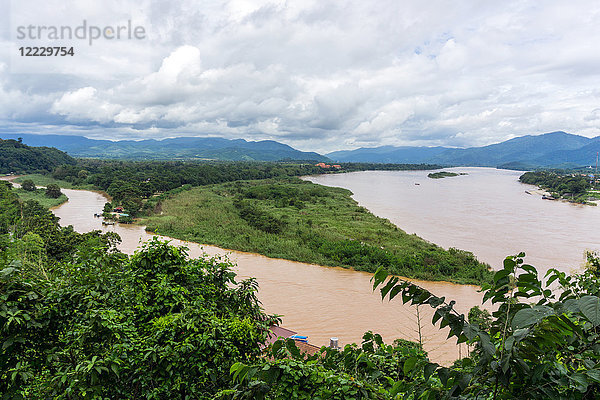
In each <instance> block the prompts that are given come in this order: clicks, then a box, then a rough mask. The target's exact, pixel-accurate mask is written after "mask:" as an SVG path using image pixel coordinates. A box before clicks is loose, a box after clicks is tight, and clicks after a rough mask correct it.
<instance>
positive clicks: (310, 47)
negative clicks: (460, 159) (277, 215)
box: [0, 0, 600, 151]
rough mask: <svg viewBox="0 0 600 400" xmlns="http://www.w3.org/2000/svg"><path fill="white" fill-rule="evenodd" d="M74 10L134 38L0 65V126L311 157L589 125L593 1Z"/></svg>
mask: <svg viewBox="0 0 600 400" xmlns="http://www.w3.org/2000/svg"><path fill="white" fill-rule="evenodd" d="M50 3H51V2H50ZM63 3H64V2H63ZM77 4H78V6H77V7H73V8H69V7H64V9H61V11H60V13H63V14H65V15H68V18H69V20H79V19H81V18H83V17H84V16H87V18H90V16H91V17H94V18H95V19H96V20H98V21H99V22H101V23H103V24H104V23H111V18H112V16H113V15H116V17H114V18H115V21H116V22H119V21H121V20H127V18H128V17H129V16H130V15H131V14H132V13H133V14H135V15H134V17H135V20H136V21H138V23H141V24H144V25H145V26H146V27H147V30H148V40H147V42H145V43H144V45H143V46H140V44H139V43H130V42H119V43H101V44H99V45H98V47H93V49H92V50H93V51H92V52H91V53H90V54H91V56H90V57H91V58H90V57H88V58H86V59H85V60H81V61H78V59H73V60H72V61H70V62H71V63H72V64H71V68H70V74H69V75H48V76H44V75H38V76H37V77H35V79H34V78H31V79H22V78H23V75H20V74H15V73H12V74H11V73H10V72H9V69H8V68H4V69H3V70H2V69H0V95H1V96H2V97H1V98H0V106H1V108H0V118H2V120H3V121H4V122H5V123H10V124H25V126H27V127H28V129H30V130H33V131H35V130H36V129H38V128H39V129H38V130H39V131H44V132H47V131H48V128H47V126H48V125H54V126H56V131H57V132H64V131H68V132H77V131H78V129H82V130H86V131H88V132H94V134H99V135H101V132H105V134H106V135H107V136H108V135H110V136H111V137H127V136H130V137H134V136H135V137H167V136H175V135H190V136H191V135H208V134H210V135H223V136H225V137H245V138H247V139H267V138H268V139H275V140H281V141H284V142H286V143H289V144H291V145H293V146H296V147H298V148H301V149H304V150H317V151H330V150H336V149H338V148H339V147H340V146H341V145H342V144H345V145H347V146H360V145H364V144H368V145H372V146H374V145H378V144H397V145H406V144H418V145H451V146H463V145H483V144H488V143H492V142H496V141H500V140H504V139H506V138H508V137H511V136H515V135H523V134H536V133H544V132H548V131H554V130H565V131H568V132H573V133H579V134H584V135H587V136H596V135H598V134H600V129H599V127H598V126H597V121H598V106H597V105H598V100H599V97H600V90H598V89H596V88H598V87H599V86H600V70H599V69H598V68H597V66H598V65H599V63H600V52H598V51H597V43H598V41H599V39H600V6H598V5H595V4H593V3H590V2H587V1H572V2H569V3H568V4H567V3H564V2H558V1H551V2H544V4H543V6H542V5H541V4H539V3H538V2H534V1H525V2H522V1H513V2H504V3H501V4H500V3H498V4H494V3H482V2H476V1H468V2H461V3H458V4H457V3H448V2H445V1H433V2H430V3H428V4H426V5H424V4H423V3H419V2H397V1H394V0H382V1H380V2H377V3H369V2H364V1H363V2H361V1H350V2H345V3H339V2H333V1H306V2H293V4H292V3H290V2H285V1H267V0H264V1H258V0H232V1H226V2H218V1H207V2H202V3H201V4H199V3H197V2H195V1H192V0H183V1H180V2H167V1H154V2H145V3H143V4H142V6H139V7H138V6H136V3H134V2H133V1H124V2H114V4H113V3H111V4H110V7H109V8H110V10H112V11H110V10H109V11H110V12H107V11H106V10H104V9H103V8H98V7H97V4H96V5H95V4H94V2H89V3H88V2H82V3H77ZM81 4H84V5H81ZM121 5H123V6H122V7H123V8H122V10H121V11H120V12H116V11H115V10H117V11H118V10H119V7H121ZM44 10H46V11H45V12H46V14H47V15H49V17H48V19H49V20H50V19H51V20H53V21H60V20H61V14H60V13H58V12H56V15H53V14H52V13H53V11H52V8H44ZM65 18H66V17H65ZM116 22H115V23H116ZM9 44H10V43H9ZM13 44H14V43H13ZM4 47H6V48H7V49H8V48H9V46H4ZM7 51H12V50H7ZM0 60H2V58H0ZM94 60H97V61H98V62H97V63H94V62H93V61H94ZM6 63H8V60H6ZM112 64H114V65H117V64H118V68H117V71H116V72H115V70H113V69H110V68H107V67H106V66H107V65H109V66H110V65H112ZM13 72H14V71H13ZM15 104H18V105H19V106H16V105H15ZM20 126H23V125H20ZM36 127H37V128H36ZM78 127H79V128H78Z"/></svg>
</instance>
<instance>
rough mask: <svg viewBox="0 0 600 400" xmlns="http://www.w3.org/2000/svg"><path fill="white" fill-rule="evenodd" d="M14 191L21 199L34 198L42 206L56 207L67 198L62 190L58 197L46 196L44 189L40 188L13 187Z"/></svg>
mask: <svg viewBox="0 0 600 400" xmlns="http://www.w3.org/2000/svg"><path fill="white" fill-rule="evenodd" d="M15 193H16V194H17V195H18V196H19V198H20V199H21V200H22V201H28V200H34V201H36V202H38V203H39V204H40V205H42V207H44V208H52V207H56V206H59V205H61V204H63V203H64V202H66V201H67V200H69V199H68V198H67V196H65V194H64V193H62V192H61V193H60V195H59V196H58V197H51V196H48V195H47V194H46V189H42V188H37V189H35V190H24V189H15Z"/></svg>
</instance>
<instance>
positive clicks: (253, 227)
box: [146, 178, 492, 284]
mask: <svg viewBox="0 0 600 400" xmlns="http://www.w3.org/2000/svg"><path fill="white" fill-rule="evenodd" d="M189 189H190V190H180V191H178V193H177V194H176V195H174V196H172V197H171V198H169V199H165V200H163V201H162V202H161V203H160V211H161V212H160V215H156V216H153V217H151V218H149V219H148V220H147V221H146V222H147V229H148V230H151V231H156V232H159V233H161V234H165V235H168V236H171V237H177V238H180V239H184V240H191V241H195V242H198V243H206V244H214V245H218V246H221V247H225V248H229V249H236V250H242V251H251V252H257V253H260V254H264V255H267V256H271V257H277V258H286V259H291V260H296V261H304V262H310V263H316V264H320V265H332V266H345V267H352V268H355V269H358V270H363V271H370V272H374V271H376V270H377V268H378V267H380V266H384V267H385V268H388V269H389V270H390V271H392V272H393V273H396V274H400V275H403V276H409V277H417V278H422V279H429V280H450V281H455V282H462V283H475V284H480V283H482V282H484V281H489V280H491V276H492V274H491V273H490V272H488V270H487V268H488V266H487V265H485V264H482V263H480V262H478V261H477V259H476V258H475V257H474V256H473V254H472V253H469V252H466V251H462V250H457V249H449V250H444V249H442V248H440V247H438V246H436V245H434V244H432V243H429V242H427V241H425V240H423V239H421V238H419V237H417V236H415V235H408V234H407V233H406V232H403V231H402V230H400V229H398V227H396V226H395V225H393V224H392V223H391V222H389V221H388V220H386V219H382V218H378V217H375V216H374V215H373V214H371V213H370V212H369V211H368V210H366V209H365V208H363V207H360V206H358V205H357V204H356V202H355V201H354V200H353V199H352V198H351V197H350V195H351V193H350V192H349V191H348V190H345V189H340V188H330V187H325V186H321V185H316V184H312V183H310V182H305V181H302V180H300V179H297V178H290V179H288V180H282V179H279V180H277V181H274V180H260V181H238V182H231V183H226V184H220V185H210V186H206V187H201V188H189Z"/></svg>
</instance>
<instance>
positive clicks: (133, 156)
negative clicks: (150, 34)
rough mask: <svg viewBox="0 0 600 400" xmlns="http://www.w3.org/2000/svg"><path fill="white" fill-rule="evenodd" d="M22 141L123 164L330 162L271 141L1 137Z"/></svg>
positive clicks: (66, 136) (187, 138)
mask: <svg viewBox="0 0 600 400" xmlns="http://www.w3.org/2000/svg"><path fill="white" fill-rule="evenodd" d="M1 136H2V137H4V138H12V139H16V138H17V137H21V138H23V143H26V144H28V145H31V146H52V147H56V148H58V149H60V150H62V151H65V152H67V153H69V155H71V156H73V157H85V158H109V159H123V160H227V161H280V160H314V161H331V160H329V159H328V158H327V157H324V156H322V155H320V154H318V153H314V152H304V151H299V150H296V149H294V148H292V147H290V146H288V145H286V144H283V143H279V142H276V141H273V140H262V141H259V142H251V141H246V140H244V139H234V140H230V139H223V138H216V137H208V138H196V137H180V138H174V139H163V140H154V139H149V140H141V141H134V140H121V141H114V142H113V141H110V140H95V139H88V138H86V137H83V136H68V135H31V134H2V135H1Z"/></svg>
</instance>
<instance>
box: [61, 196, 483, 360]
mask: <svg viewBox="0 0 600 400" xmlns="http://www.w3.org/2000/svg"><path fill="white" fill-rule="evenodd" d="M63 191H64V192H65V194H66V195H67V196H68V197H69V201H68V202H67V203H65V204H63V205H61V206H59V207H57V208H55V209H54V210H53V211H54V213H55V214H56V215H57V216H58V217H60V218H61V220H60V222H61V224H62V225H73V227H74V228H75V230H77V231H78V232H88V231H90V230H94V229H100V230H103V231H115V232H117V233H118V234H119V235H120V236H121V238H122V239H123V242H122V244H121V246H120V249H121V250H122V251H124V252H126V253H132V252H133V251H135V249H136V248H138V246H139V245H140V243H141V242H143V241H146V240H148V239H149V238H150V237H151V234H148V233H146V232H145V231H144V229H143V228H142V227H141V226H136V225H115V226H108V227H106V226H104V227H103V226H102V223H101V219H100V218H94V217H93V215H94V213H97V212H100V211H101V210H102V207H103V206H104V203H105V202H106V198H105V197H104V196H102V195H100V194H98V193H95V192H89V191H84V190H68V189H63ZM172 243H173V244H176V245H185V246H187V247H189V248H190V254H191V255H192V256H193V257H198V256H200V255H201V254H202V253H207V254H209V255H217V254H220V255H223V254H226V255H228V257H229V259H230V260H231V261H233V262H234V263H236V264H237V266H236V268H235V269H236V271H237V273H238V275H239V277H251V276H252V277H256V279H257V280H258V282H259V284H260V291H259V298H260V300H261V301H262V303H263V306H264V308H265V310H266V311H267V312H268V313H271V314H279V315H283V324H282V325H283V326H285V327H287V328H289V329H292V330H294V331H297V332H299V333H300V334H304V335H308V336H309V340H310V342H311V343H313V344H316V345H319V346H320V345H328V344H329V338H330V337H338V338H339V340H340V345H344V344H348V343H352V342H356V343H360V341H361V338H362V335H363V333H364V332H366V331H367V330H372V331H374V332H377V333H380V334H381V335H382V336H383V338H384V340H386V342H388V343H391V342H392V341H393V339H395V338H404V339H411V340H415V339H416V338H417V337H418V333H417V331H418V324H417V316H416V309H415V308H414V307H410V306H404V305H402V303H401V301H399V300H394V301H393V302H388V301H386V302H382V301H381V298H380V296H379V295H378V293H374V292H373V291H372V290H371V283H370V282H369V280H370V278H371V274H368V273H365V272H357V271H351V270H347V269H343V268H331V267H321V266H318V265H311V264H304V263H299V262H293V261H287V260H281V259H272V258H267V257H263V256H260V255H256V254H249V253H243V252H237V251H229V250H223V249H220V248H217V247H214V246H201V245H198V244H195V243H190V242H182V241H179V240H173V241H172ZM416 282H417V283H419V284H420V285H421V286H423V287H424V288H426V289H428V290H430V291H432V292H434V293H435V294H437V295H439V296H446V298H447V299H456V300H457V301H458V304H457V308H458V309H459V310H460V311H461V312H468V310H469V308H470V307H471V306H473V305H475V304H479V303H480V298H481V296H480V294H479V293H478V292H477V288H475V287H473V286H464V285H455V284H450V283H446V282H421V281H416ZM431 315H432V313H431V311H430V309H426V308H425V307H421V310H420V317H421V320H422V324H421V325H422V337H423V342H424V345H425V349H426V350H427V351H429V354H430V357H431V358H432V359H433V360H435V361H437V362H441V363H445V364H448V363H450V362H452V361H453V360H455V359H456V358H458V357H459V354H460V353H461V352H462V354H463V355H464V354H465V350H466V349H465V347H464V345H462V348H461V349H460V350H459V347H457V346H456V342H455V341H452V340H449V341H447V340H446V336H447V331H439V330H438V329H437V328H435V327H433V326H432V325H431V323H430V321H431Z"/></svg>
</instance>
